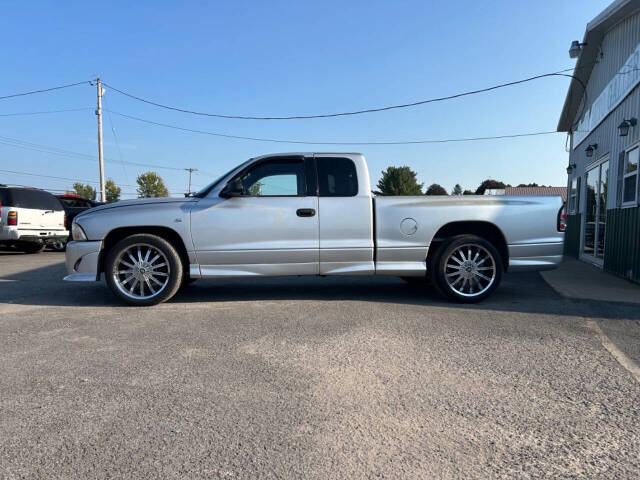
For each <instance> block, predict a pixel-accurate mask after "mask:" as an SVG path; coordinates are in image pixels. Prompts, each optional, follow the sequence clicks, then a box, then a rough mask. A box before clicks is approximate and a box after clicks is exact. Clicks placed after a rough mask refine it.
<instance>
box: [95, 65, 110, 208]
mask: <svg viewBox="0 0 640 480" xmlns="http://www.w3.org/2000/svg"><path fill="white" fill-rule="evenodd" d="M96 84H97V86H98V108H96V116H97V117H98V163H99V165H100V200H102V201H103V202H106V201H107V196H106V194H105V190H104V158H103V149H102V94H103V91H102V80H100V78H99V77H98V78H97V79H96Z"/></svg>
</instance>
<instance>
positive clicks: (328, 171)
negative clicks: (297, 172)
mask: <svg viewBox="0 0 640 480" xmlns="http://www.w3.org/2000/svg"><path fill="white" fill-rule="evenodd" d="M317 162H318V163H317V164H318V191H319V194H320V196H321V197H354V196H356V195H357V194H358V175H357V173H356V166H355V165H354V163H353V161H352V160H350V159H348V158H318V160H317Z"/></svg>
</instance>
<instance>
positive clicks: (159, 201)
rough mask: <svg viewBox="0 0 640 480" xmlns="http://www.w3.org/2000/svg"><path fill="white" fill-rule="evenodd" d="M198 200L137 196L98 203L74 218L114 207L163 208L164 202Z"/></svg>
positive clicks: (194, 199)
mask: <svg viewBox="0 0 640 480" xmlns="http://www.w3.org/2000/svg"><path fill="white" fill-rule="evenodd" d="M198 200H200V199H199V198H195V197H189V198H172V197H162V198H137V199H135V200H120V201H119V202H113V203H105V204H104V205H99V206H97V207H94V208H90V209H88V210H85V211H84V212H82V213H80V214H78V216H77V217H76V218H80V217H84V216H85V215H91V214H92V213H97V212H102V211H104V210H112V209H116V208H131V207H138V206H140V205H154V206H156V207H157V208H163V206H165V205H166V204H172V205H175V204H188V203H192V202H196V201H198Z"/></svg>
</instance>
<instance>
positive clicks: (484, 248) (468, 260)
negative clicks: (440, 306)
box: [433, 235, 503, 303]
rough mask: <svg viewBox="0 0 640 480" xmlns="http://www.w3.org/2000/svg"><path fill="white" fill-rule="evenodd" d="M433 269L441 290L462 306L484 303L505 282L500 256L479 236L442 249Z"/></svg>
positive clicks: (453, 241)
mask: <svg viewBox="0 0 640 480" xmlns="http://www.w3.org/2000/svg"><path fill="white" fill-rule="evenodd" d="M433 266H434V269H435V272H434V273H435V275H434V276H435V282H436V286H437V288H438V290H440V291H441V292H442V293H443V294H445V295H446V296H447V297H449V298H451V299H453V300H455V301H457V302H461V303H476V302H479V301H481V300H484V299H485V298H487V297H488V296H489V295H491V294H492V293H493V291H494V290H495V289H496V288H498V285H499V284H500V281H501V280H502V271H503V264H502V258H501V257H500V254H499V253H498V251H497V250H496V248H495V247H494V246H493V245H492V244H491V243H489V242H488V241H486V240H485V239H484V238H482V237H478V236H476V235H457V236H455V237H452V238H450V239H449V240H448V241H446V242H445V243H444V244H443V245H442V246H441V247H440V249H439V251H438V254H437V255H436V258H435V259H434V262H433Z"/></svg>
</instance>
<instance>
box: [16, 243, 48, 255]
mask: <svg viewBox="0 0 640 480" xmlns="http://www.w3.org/2000/svg"><path fill="white" fill-rule="evenodd" d="M17 247H18V250H20V251H21V252H24V253H29V254H31V253H40V252H41V251H43V250H44V248H45V247H46V245H45V244H44V243H38V242H32V243H21V244H20V245H18V246H17Z"/></svg>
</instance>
